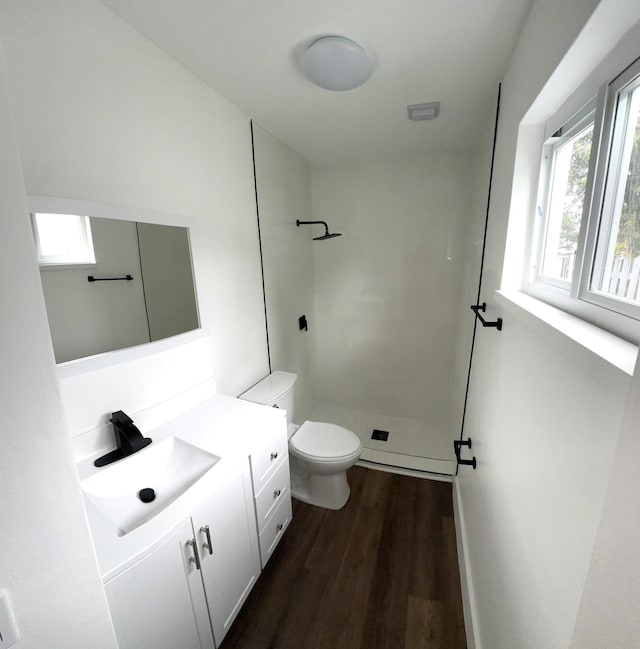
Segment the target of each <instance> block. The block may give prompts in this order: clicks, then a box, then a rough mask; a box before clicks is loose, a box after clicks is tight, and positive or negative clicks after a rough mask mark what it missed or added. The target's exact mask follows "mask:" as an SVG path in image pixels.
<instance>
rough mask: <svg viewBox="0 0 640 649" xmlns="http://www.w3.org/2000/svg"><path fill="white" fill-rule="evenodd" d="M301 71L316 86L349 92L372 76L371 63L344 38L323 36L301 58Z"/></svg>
mask: <svg viewBox="0 0 640 649" xmlns="http://www.w3.org/2000/svg"><path fill="white" fill-rule="evenodd" d="M300 67H301V68H302V71H303V72H304V73H305V74H306V75H307V77H308V78H309V79H310V80H311V81H313V83H315V84H316V85H317V86H320V87H321V88H325V89H327V90H339V91H343V90H352V89H353V88H357V87H358V86H361V85H362V84H363V83H364V82H365V81H366V80H367V79H368V78H369V77H370V76H371V73H372V72H373V59H372V58H371V56H369V54H367V52H366V51H365V50H364V48H362V47H361V46H360V45H358V43H355V42H354V41H352V40H350V39H348V38H344V37H343V36H323V37H322V38H319V39H318V40H316V41H314V42H313V43H311V45H309V47H308V48H307V49H306V50H305V51H304V52H303V54H302V56H301V57H300Z"/></svg>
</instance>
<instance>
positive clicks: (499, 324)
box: [471, 302, 502, 331]
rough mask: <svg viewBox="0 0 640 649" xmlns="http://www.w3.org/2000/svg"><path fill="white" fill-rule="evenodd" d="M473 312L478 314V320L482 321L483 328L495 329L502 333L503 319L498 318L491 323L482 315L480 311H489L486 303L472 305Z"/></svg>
mask: <svg viewBox="0 0 640 649" xmlns="http://www.w3.org/2000/svg"><path fill="white" fill-rule="evenodd" d="M471 310H472V311H473V312H474V313H475V314H476V318H477V319H478V320H480V322H481V323H482V326H483V327H495V328H496V329H497V330H498V331H502V318H498V319H497V320H493V321H492V322H489V321H488V320H485V319H484V318H483V317H482V315H481V314H480V311H482V312H483V313H484V312H485V311H486V310H487V303H486V302H483V303H482V304H472V305H471Z"/></svg>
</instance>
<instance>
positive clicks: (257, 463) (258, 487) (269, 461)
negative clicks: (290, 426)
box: [251, 428, 288, 494]
mask: <svg viewBox="0 0 640 649" xmlns="http://www.w3.org/2000/svg"><path fill="white" fill-rule="evenodd" d="M287 451H288V448H287V433H286V430H285V429H284V428H283V430H282V434H280V435H271V436H270V439H269V440H268V441H267V442H265V445H264V446H262V447H261V448H259V449H256V451H255V452H254V453H252V454H251V477H252V478H253V493H254V494H258V493H260V491H262V489H263V487H264V485H265V484H266V483H267V482H268V481H269V479H270V478H271V476H272V475H273V474H274V473H275V471H276V469H277V468H278V467H279V464H280V462H279V460H280V459H282V458H283V457H285V456H286V455H287Z"/></svg>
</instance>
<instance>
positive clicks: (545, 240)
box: [528, 59, 640, 342]
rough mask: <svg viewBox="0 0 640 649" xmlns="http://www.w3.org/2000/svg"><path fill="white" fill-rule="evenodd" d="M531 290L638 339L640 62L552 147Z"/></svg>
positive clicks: (546, 154) (548, 145)
mask: <svg viewBox="0 0 640 649" xmlns="http://www.w3.org/2000/svg"><path fill="white" fill-rule="evenodd" d="M536 211H537V213H536V224H535V232H534V241H533V251H532V257H531V258H532V268H531V273H530V278H529V288H528V292H529V293H531V294H533V295H535V296H536V297H539V298H541V299H544V300H545V301H548V302H551V303H553V304H555V305H556V306H558V307H560V308H563V309H565V310H567V311H570V312H572V313H575V314H576V315H578V316H580V317H582V318H584V319H587V320H591V321H592V322H595V323H596V324H598V325H599V326H602V327H604V328H607V329H609V330H611V331H613V332H614V333H616V334H618V335H620V336H622V337H624V338H627V339H629V340H633V341H634V342H638V340H637V338H638V332H640V59H639V60H638V61H636V62H635V63H634V64H633V65H631V66H630V67H629V68H627V69H626V70H625V71H624V72H623V73H622V74H620V75H619V76H618V77H616V78H615V79H613V80H612V81H610V82H609V83H607V84H605V85H604V86H603V87H602V88H601V91H600V93H599V96H598V97H597V98H594V99H593V100H592V101H590V102H589V103H588V104H587V105H586V106H584V107H583V108H582V109H581V110H579V111H578V112H577V113H576V114H575V115H574V116H573V117H572V118H571V119H570V120H568V121H567V122H566V123H565V124H564V125H563V126H562V127H561V128H560V129H559V130H558V131H556V132H555V133H554V134H553V135H552V137H550V138H549V139H548V140H547V141H546V142H545V143H544V146H543V151H542V165H541V173H540V182H539V188H538V200H537V209H536Z"/></svg>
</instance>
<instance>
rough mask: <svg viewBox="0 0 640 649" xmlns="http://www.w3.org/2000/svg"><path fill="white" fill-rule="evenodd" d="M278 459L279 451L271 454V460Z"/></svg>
mask: <svg viewBox="0 0 640 649" xmlns="http://www.w3.org/2000/svg"><path fill="white" fill-rule="evenodd" d="M277 457H278V453H277V451H276V452H273V453H271V459H272V460H275V459H276V458H277Z"/></svg>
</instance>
